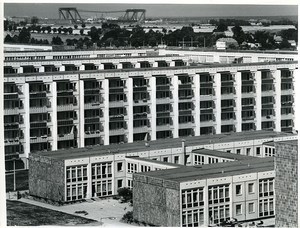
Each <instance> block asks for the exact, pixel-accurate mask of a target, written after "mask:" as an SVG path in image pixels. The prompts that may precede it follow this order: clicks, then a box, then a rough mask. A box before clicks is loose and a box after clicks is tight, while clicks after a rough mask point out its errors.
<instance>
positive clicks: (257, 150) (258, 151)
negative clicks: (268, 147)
mask: <svg viewBox="0 0 300 228" xmlns="http://www.w3.org/2000/svg"><path fill="white" fill-rule="evenodd" d="M256 155H260V147H256Z"/></svg>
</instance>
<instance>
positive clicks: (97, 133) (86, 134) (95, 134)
mask: <svg viewBox="0 0 300 228" xmlns="http://www.w3.org/2000/svg"><path fill="white" fill-rule="evenodd" d="M100 135H101V132H100V130H95V131H85V132H84V138H95V137H100Z"/></svg>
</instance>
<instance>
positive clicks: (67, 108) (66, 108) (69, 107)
mask: <svg viewBox="0 0 300 228" xmlns="http://www.w3.org/2000/svg"><path fill="white" fill-rule="evenodd" d="M74 109H78V105H77V104H75V105H74V104H66V105H59V106H57V111H58V112H62V111H72V110H74Z"/></svg>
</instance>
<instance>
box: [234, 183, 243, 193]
mask: <svg viewBox="0 0 300 228" xmlns="http://www.w3.org/2000/svg"><path fill="white" fill-rule="evenodd" d="M235 194H236V195H242V185H241V184H238V185H236V186H235Z"/></svg>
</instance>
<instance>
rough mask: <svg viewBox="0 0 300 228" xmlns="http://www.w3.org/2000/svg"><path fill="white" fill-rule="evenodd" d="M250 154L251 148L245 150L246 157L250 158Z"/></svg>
mask: <svg viewBox="0 0 300 228" xmlns="http://www.w3.org/2000/svg"><path fill="white" fill-rule="evenodd" d="M250 153H251V148H246V155H247V156H250Z"/></svg>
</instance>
